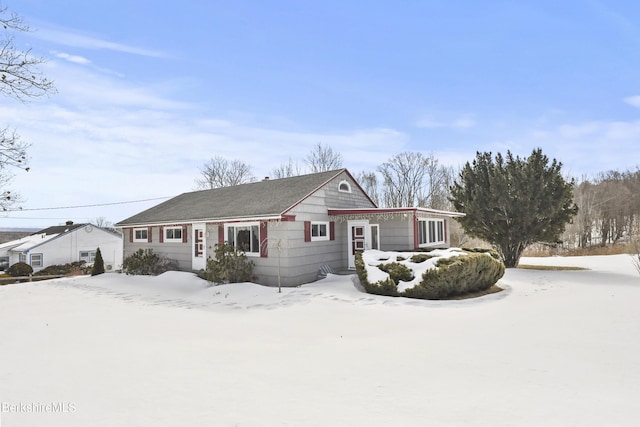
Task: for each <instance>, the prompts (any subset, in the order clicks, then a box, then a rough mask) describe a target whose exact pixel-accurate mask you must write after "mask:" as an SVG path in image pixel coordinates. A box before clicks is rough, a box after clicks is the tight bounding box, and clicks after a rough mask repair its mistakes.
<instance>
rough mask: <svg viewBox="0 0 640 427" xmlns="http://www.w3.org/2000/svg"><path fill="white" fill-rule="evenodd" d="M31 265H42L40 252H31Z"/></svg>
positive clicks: (35, 266) (36, 266) (38, 266)
mask: <svg viewBox="0 0 640 427" xmlns="http://www.w3.org/2000/svg"><path fill="white" fill-rule="evenodd" d="M31 267H33V268H40V267H42V254H31Z"/></svg>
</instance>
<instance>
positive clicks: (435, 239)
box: [418, 219, 444, 246]
mask: <svg viewBox="0 0 640 427" xmlns="http://www.w3.org/2000/svg"><path fill="white" fill-rule="evenodd" d="M418 243H419V244H420V246H429V245H437V244H441V243H444V220H442V219H421V220H419V222H418Z"/></svg>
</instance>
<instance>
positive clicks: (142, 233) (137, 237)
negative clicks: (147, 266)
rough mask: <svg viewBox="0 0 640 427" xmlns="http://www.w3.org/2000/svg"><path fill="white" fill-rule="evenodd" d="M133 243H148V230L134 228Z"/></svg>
mask: <svg viewBox="0 0 640 427" xmlns="http://www.w3.org/2000/svg"><path fill="white" fill-rule="evenodd" d="M133 241H134V242H148V241H149V229H148V228H134V229H133Z"/></svg>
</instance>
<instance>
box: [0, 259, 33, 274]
mask: <svg viewBox="0 0 640 427" xmlns="http://www.w3.org/2000/svg"><path fill="white" fill-rule="evenodd" d="M5 273H7V274H9V275H11V277H21V276H28V275H30V274H31V273H33V268H31V266H30V265H29V264H27V263H26V262H16V263H15V264H13V265H12V266H10V267H9V268H7V270H6V271H5Z"/></svg>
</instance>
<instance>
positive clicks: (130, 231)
mask: <svg viewBox="0 0 640 427" xmlns="http://www.w3.org/2000/svg"><path fill="white" fill-rule="evenodd" d="M129 243H133V228H130V229H129Z"/></svg>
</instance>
